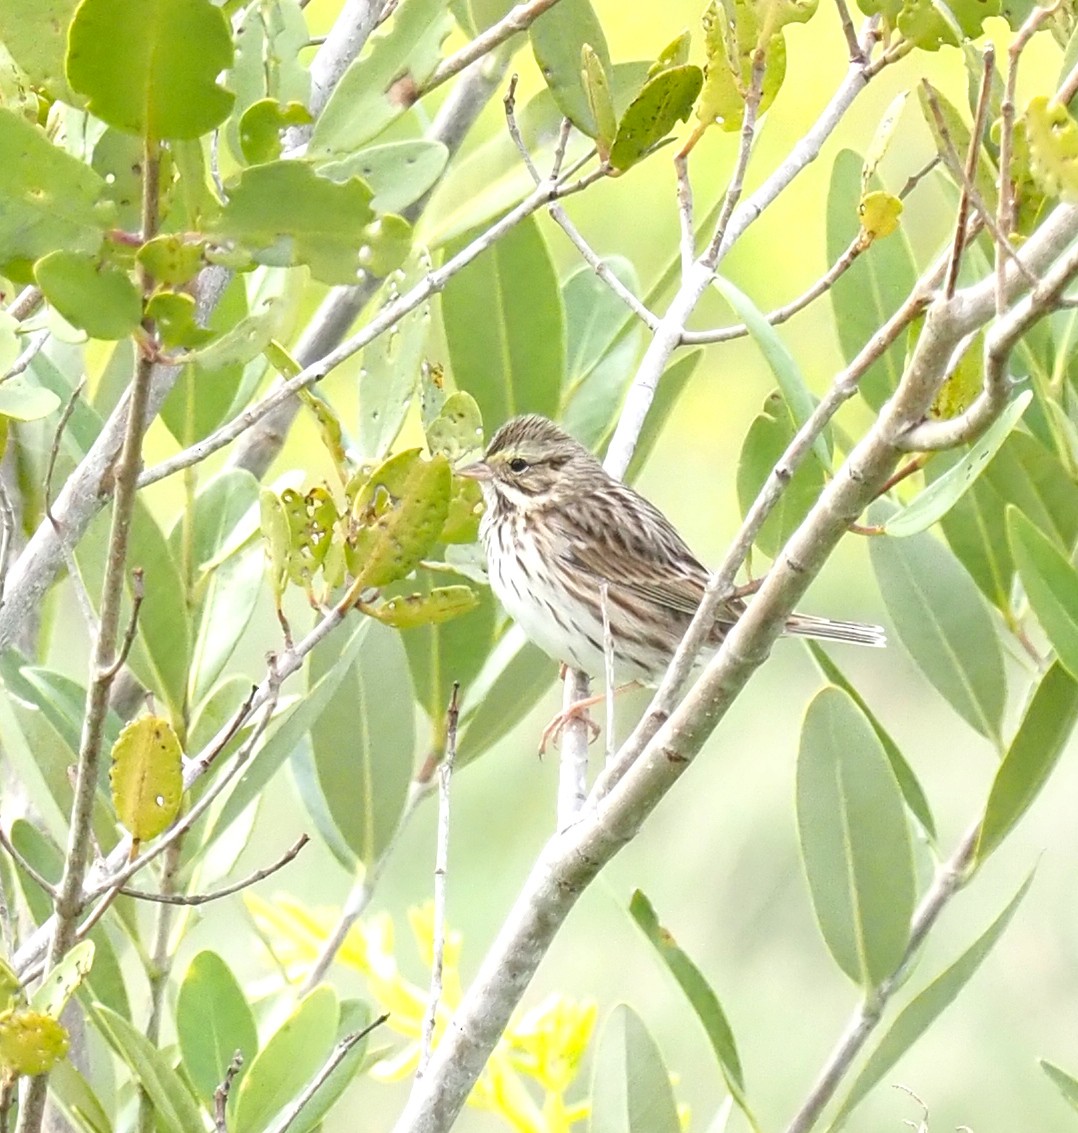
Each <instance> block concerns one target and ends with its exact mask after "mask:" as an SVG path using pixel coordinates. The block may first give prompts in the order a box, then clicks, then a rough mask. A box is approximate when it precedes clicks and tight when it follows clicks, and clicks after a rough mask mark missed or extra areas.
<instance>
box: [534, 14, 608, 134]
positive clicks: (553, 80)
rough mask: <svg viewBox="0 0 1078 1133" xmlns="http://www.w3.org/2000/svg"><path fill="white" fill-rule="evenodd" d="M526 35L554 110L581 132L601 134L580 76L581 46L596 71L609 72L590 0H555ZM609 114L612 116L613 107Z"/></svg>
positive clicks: (598, 24) (604, 49)
mask: <svg viewBox="0 0 1078 1133" xmlns="http://www.w3.org/2000/svg"><path fill="white" fill-rule="evenodd" d="M528 38H529V40H531V46H532V53H533V54H534V55H535V62H536V65H537V66H538V67H539V70H540V71H541V72H542V75H543V79H544V80H545V81H546V85H547V86H548V87H549V88H550V93H551V94H552V95H553V96H554V101H555V103H556V104H557V106H558V109H559V110H560V111H561V112H562V114H563V115H564V116H565V117H566V118H568V119H569V121H570V122H572V124H573V125H574V126H575V127H576V128H577V129H578V130H579V131H580V132H581V133H582V134H586V135H587V136H588V137H589V138H595V137H599V136H601V131H600V128H599V124H598V123H597V122H596V119H595V115H594V113H593V111H592V108H591V107H590V106H589V100H588V96H587V93H586V91H585V88H584V84H583V82H582V79H581V53H582V52H583V51H584V49H585V48H587V49H588V50H590V51H591V53H592V54H593V55H594V57H595V59H596V61H597V63H598V71H599V72H600V73H605V74H609V73H610V51H609V49H608V48H607V46H606V36H605V35H604V34H603V27H602V24H601V23H600V22H599V17H598V16H597V15H596V14H595V9H594V8H593V7H592V5H591V0H559V3H557V4H555V5H554V6H553V7H552V8H549V9H547V11H545V12H544V13H543V14H542V15H541V16H540V17H539V18H538V19H537V20H534V21H533V22H532V25H531V27H529V28H528ZM608 94H609V92H608ZM610 114H611V117H612V116H613V107H611V108H610Z"/></svg>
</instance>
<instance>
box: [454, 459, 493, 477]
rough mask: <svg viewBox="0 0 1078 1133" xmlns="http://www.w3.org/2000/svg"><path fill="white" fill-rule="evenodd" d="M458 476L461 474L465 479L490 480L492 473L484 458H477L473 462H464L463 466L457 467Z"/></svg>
mask: <svg viewBox="0 0 1078 1133" xmlns="http://www.w3.org/2000/svg"><path fill="white" fill-rule="evenodd" d="M456 471H457V475H458V476H463V477H464V479H465V480H490V479H491V478H492V477H493V475H494V473H493V472H491V470H490V465H489V464H487V462H486V461H485V460H477V461H476V462H475V463H474V464H466V465H465V466H464V467H463V468H458V469H457V470H456Z"/></svg>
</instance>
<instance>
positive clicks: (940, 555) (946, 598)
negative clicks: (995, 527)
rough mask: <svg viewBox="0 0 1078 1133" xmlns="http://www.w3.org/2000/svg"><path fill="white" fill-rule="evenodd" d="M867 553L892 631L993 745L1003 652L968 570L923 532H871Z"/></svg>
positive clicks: (999, 715) (999, 717)
mask: <svg viewBox="0 0 1078 1133" xmlns="http://www.w3.org/2000/svg"><path fill="white" fill-rule="evenodd" d="M869 554H870V555H871V557H872V566H873V568H874V569H875V571H876V578H877V579H878V580H879V584H880V591H881V593H882V594H883V600H884V602H885V604H886V606H887V609H888V610H889V611H890V614H891V617H892V618H893V619H894V623H895V629H896V630H897V632H898V636H899V638H900V640H901V641H902V644H903V645H904V646H905V647H906V649H907V650H908V651H909V654H910V656H911V657H912V658H913V659H914V661H915V662H916V663H917V666H918V668H920V670H921V671H922V672H923V673H924V674H925V676H926V677H927V678H928V680H929V682H930V683H931V684H932V685H933V686H934V687H935V688H936V689H937V690H938V691H939V692H940V693H941V694H942V695H943V696H944V697H945V698H946V700H947V702H948V703H949V704H950V705H951V707H952V708H953V709H954V710H955V711H956V712H957V713H958V714H959V715H960V716H961V717H962V718H963V719H964V720H965V721H966V722H967V723H968V724H969V725H970V726H971V727H973V728H975V729H976V730H977V731H978V732H980V733H981V735H983V736H986V737H987V738H988V739H990V740H992V741H993V742H995V743H996V744H997V745H999V744H1000V743H1001V737H1000V728H1001V725H1002V721H1003V707H1004V703H1005V701H1006V685H1005V681H1004V675H1003V656H1002V652H1001V650H1000V644H999V638H998V637H997V635H996V631H995V627H994V626H993V624H992V619H991V617H990V615H989V613H988V610H987V609H986V608H985V604H984V601H983V599H982V598H981V596H980V593H979V592H978V590H977V587H976V586H975V585H974V583H973V581H972V580H971V579H970V577H969V575H968V574H966V572H965V571H964V570H963V569H962V567H961V566H960V565H959V563H958V562H957V561H956V560H955V558H954V556H953V555H951V554H950V553H949V552H948V551H947V550H946V549H945V548H944V547H942V546H941V545H940V544H939V543H937V542H936V540H935V539H933V538H932V537H931V536H930V535H928V534H927V533H922V534H920V535H914V536H911V537H910V538H908V539H890V538H887V537H886V536H883V537H880V538H877V539H870V540H869ZM959 644H960V645H961V648H959V647H958V646H959Z"/></svg>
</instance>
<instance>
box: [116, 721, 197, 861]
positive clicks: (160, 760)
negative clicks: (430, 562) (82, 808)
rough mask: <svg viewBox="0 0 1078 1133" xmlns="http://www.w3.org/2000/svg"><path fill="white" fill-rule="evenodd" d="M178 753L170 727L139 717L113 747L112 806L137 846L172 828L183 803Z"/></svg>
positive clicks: (180, 760)
mask: <svg viewBox="0 0 1078 1133" xmlns="http://www.w3.org/2000/svg"><path fill="white" fill-rule="evenodd" d="M182 762H183V751H182V749H181V747H180V741H179V739H178V738H177V736H176V733H175V732H174V731H173V730H172V725H171V724H170V723H169V722H168V721H167V720H164V719H162V718H161V717H159V716H140V717H139V718H138V719H137V720H132V721H131V723H129V724H127V725H125V727H124V730H123V731H122V732H121V733H120V738H119V739H118V740H117V741H116V743H115V744H114V745H113V747H112V767H111V770H110V772H109V783H110V784H111V786H112V805H113V806H114V807H115V808H116V817H117V818H118V819H119V820H120V822H121V823H122V824H123V826H124V828H125V829H126V830H127V831H128V833H130V835H131V837H132V838H134V840H135V841H136V842H148V841H149V840H150V839H151V838H156V837H157V835H158V834H161V833H162V832H163V831H165V830H167V829H168V828H169V826H171V825H172V822H173V819H175V817H176V815H177V814H178V813H179V810H180V804H181V802H182V801H183V767H182Z"/></svg>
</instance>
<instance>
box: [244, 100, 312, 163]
mask: <svg viewBox="0 0 1078 1133" xmlns="http://www.w3.org/2000/svg"><path fill="white" fill-rule="evenodd" d="M312 121H313V119H312V118H311V112H310V111H309V110H308V109H307V107H306V106H304V105H303V103H302V102H296V101H293V102H289V103H287V104H286V103H281V102H278V101H277V99H275V98H260V99H259V100H258V101H257V102H254V103H252V104H251V105H250V106H248V107H247V109H246V110H245V111H244V112H243V115H242V117H241V118H240V148H241V149H242V150H243V156H244V157H245V158H246V159H247V161H248V163H249V164H251V165H257V164H258V163H259V162H263V161H276V160H277V159H278V158H279V157H280V156H281V134H282V132H283V131H284V130H287V129H288V128H289V127H290V126H309V125H310V124H311V122H312Z"/></svg>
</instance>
